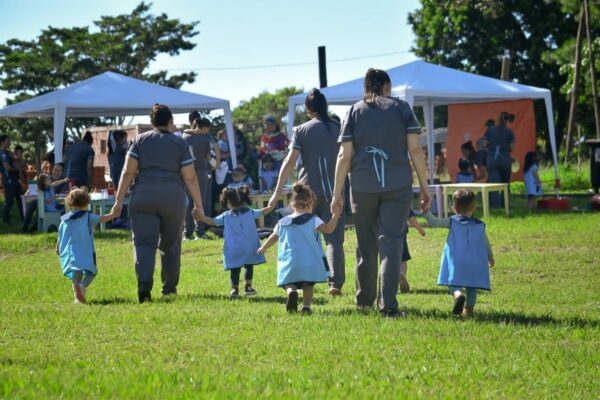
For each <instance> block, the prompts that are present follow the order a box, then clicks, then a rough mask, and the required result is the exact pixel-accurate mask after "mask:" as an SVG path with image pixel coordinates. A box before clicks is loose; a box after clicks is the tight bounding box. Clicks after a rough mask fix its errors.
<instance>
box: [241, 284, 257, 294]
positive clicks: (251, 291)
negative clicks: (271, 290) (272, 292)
mask: <svg viewBox="0 0 600 400" xmlns="http://www.w3.org/2000/svg"><path fill="white" fill-rule="evenodd" d="M256 293H258V292H257V291H256V289H254V288H253V287H252V285H246V286H244V295H246V296H254V295H255V294H256Z"/></svg>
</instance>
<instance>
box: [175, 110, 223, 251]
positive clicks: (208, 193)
mask: <svg viewBox="0 0 600 400" xmlns="http://www.w3.org/2000/svg"><path fill="white" fill-rule="evenodd" d="M209 130H210V121H209V120H208V119H207V118H197V119H196V120H194V121H193V123H192V129H186V130H185V131H184V133H183V136H182V139H183V141H184V142H185V143H186V144H187V145H188V147H189V149H190V153H191V154H192V158H193V159H194V170H195V171H196V178H198V185H199V186H200V191H201V196H202V207H203V208H204V213H205V214H206V215H211V213H212V204H211V203H212V182H210V176H211V174H210V169H209V168H210V165H209V163H208V162H209V160H210V151H211V149H212V150H213V151H214V153H215V159H216V162H217V164H219V163H220V162H221V160H220V158H221V156H220V153H219V147H218V146H217V144H216V143H215V141H214V140H213V138H212V136H211V135H210V132H209ZM193 208H194V203H193V201H192V197H191V196H190V194H189V193H188V194H187V208H186V211H185V230H184V240H191V239H192V236H193V233H194V231H196V238H197V239H208V236H206V230H207V228H208V226H207V225H206V224H205V223H204V222H200V221H194V218H193V216H192V210H193Z"/></svg>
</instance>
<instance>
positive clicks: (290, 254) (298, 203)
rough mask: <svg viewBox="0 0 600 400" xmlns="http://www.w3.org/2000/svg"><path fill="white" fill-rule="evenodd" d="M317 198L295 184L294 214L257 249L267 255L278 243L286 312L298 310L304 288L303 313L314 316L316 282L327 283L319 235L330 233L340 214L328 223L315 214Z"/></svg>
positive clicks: (308, 190) (280, 277)
mask: <svg viewBox="0 0 600 400" xmlns="http://www.w3.org/2000/svg"><path fill="white" fill-rule="evenodd" d="M315 203H316V196H315V194H314V192H313V191H312V190H310V188H309V187H308V186H306V185H303V184H300V183H296V184H295V185H294V187H293V188H292V201H291V207H292V209H293V210H294V212H293V213H292V214H291V215H288V216H287V217H284V218H282V219H281V220H280V221H279V223H278V224H277V225H276V226H275V230H274V231H273V234H272V235H271V236H269V239H267V241H266V242H265V244H264V245H263V246H262V247H261V248H260V249H258V253H259V254H261V255H262V254H264V253H265V252H266V251H267V249H268V248H269V247H271V246H272V245H273V244H274V243H275V242H278V243H279V246H278V250H277V286H279V287H283V288H285V290H286V292H287V297H288V298H287V304H286V309H287V311H288V312H296V311H297V310H298V291H297V290H298V289H302V295H303V305H302V309H301V310H300V311H301V312H302V313H303V314H311V309H310V306H311V304H312V298H313V289H314V288H313V286H314V284H315V283H319V282H327V278H329V268H328V266H327V261H326V259H325V253H324V252H323V247H322V245H321V235H320V233H325V234H330V233H332V232H333V231H334V229H335V227H336V226H337V221H338V218H339V217H340V214H339V213H338V212H337V211H336V213H335V214H333V215H332V217H331V220H329V222H327V223H324V222H323V220H321V218H319V217H317V216H316V215H314V214H312V212H313V208H314V206H315Z"/></svg>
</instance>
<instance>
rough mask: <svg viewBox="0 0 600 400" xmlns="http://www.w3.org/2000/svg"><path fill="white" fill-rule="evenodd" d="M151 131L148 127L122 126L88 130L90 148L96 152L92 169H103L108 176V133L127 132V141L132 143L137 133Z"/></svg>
mask: <svg viewBox="0 0 600 400" xmlns="http://www.w3.org/2000/svg"><path fill="white" fill-rule="evenodd" d="M151 129H152V126H150V125H139V124H138V125H124V126H99V127H95V128H90V129H88V130H89V131H90V132H92V136H93V138H94V143H93V144H92V148H93V149H94V151H95V152H96V157H95V158H94V167H104V170H105V174H106V175H109V174H110V168H109V166H108V133H109V132H110V131H113V130H124V131H125V132H127V140H128V141H132V140H133V138H134V137H135V135H137V134H138V133H142V132H146V131H149V130H151Z"/></svg>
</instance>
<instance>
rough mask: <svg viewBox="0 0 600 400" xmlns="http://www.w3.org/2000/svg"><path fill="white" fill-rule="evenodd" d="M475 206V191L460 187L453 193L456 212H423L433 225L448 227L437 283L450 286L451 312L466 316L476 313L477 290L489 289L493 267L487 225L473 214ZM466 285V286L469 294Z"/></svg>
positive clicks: (492, 255)
mask: <svg viewBox="0 0 600 400" xmlns="http://www.w3.org/2000/svg"><path fill="white" fill-rule="evenodd" d="M475 209H476V204H475V195H474V194H473V192H471V191H470V190H467V189H459V190H457V191H456V192H454V195H453V196H452V211H453V212H454V213H455V215H453V216H452V217H450V218H436V217H434V216H433V215H432V214H431V212H429V213H427V214H425V215H424V217H425V218H426V219H427V221H428V222H429V223H430V224H431V225H432V226H438V227H443V228H448V229H449V232H448V239H447V240H446V246H444V252H443V253H442V261H441V265H440V274H439V277H438V285H440V286H448V287H449V288H450V292H451V293H452V295H453V296H454V307H453V309H452V313H453V314H454V315H461V314H462V315H463V316H465V317H473V316H474V313H475V303H476V301H477V289H483V290H490V273H489V268H490V267H493V266H494V254H493V253H492V247H491V246H490V241H489V240H488V237H487V235H486V233H485V224H484V223H483V222H482V221H481V220H479V219H477V218H475V217H474V216H473V213H474V212H475ZM463 288H465V289H466V292H467V295H466V297H465V294H464V293H463V291H462V289H463ZM465 303H466V305H465ZM463 310H464V312H463Z"/></svg>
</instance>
